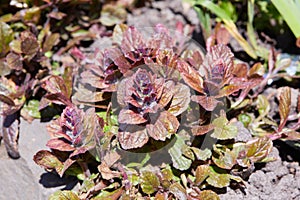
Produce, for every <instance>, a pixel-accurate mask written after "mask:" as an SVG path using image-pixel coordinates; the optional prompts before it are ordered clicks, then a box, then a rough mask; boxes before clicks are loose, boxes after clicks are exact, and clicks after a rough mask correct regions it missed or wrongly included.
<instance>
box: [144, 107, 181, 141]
mask: <svg viewBox="0 0 300 200" xmlns="http://www.w3.org/2000/svg"><path fill="white" fill-rule="evenodd" d="M155 116H157V115H153V118H152V117H151V116H150V120H151V124H147V126H146V127H147V133H148V135H149V136H150V137H152V138H153V139H155V140H162V141H165V140H166V139H167V138H170V137H171V136H172V135H173V134H175V133H176V131H177V129H178V127H179V122H178V120H177V118H176V117H175V116H174V115H172V114H171V113H169V112H168V111H164V112H162V113H160V114H159V116H157V118H155Z"/></svg>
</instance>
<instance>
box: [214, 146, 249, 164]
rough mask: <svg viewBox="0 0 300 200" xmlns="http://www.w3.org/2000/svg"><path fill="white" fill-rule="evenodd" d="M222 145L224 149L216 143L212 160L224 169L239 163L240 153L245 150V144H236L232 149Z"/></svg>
mask: <svg viewBox="0 0 300 200" xmlns="http://www.w3.org/2000/svg"><path fill="white" fill-rule="evenodd" d="M218 146H219V145H218ZM221 147H223V148H224V150H223V149H221V148H218V147H217V145H214V152H215V154H213V157H212V160H213V161H214V163H215V164H216V165H217V166H218V167H220V168H222V169H231V168H232V167H233V166H234V165H235V164H236V163H237V158H238V156H239V153H240V152H241V151H242V150H244V148H243V145H236V146H234V147H233V149H232V150H230V149H228V148H226V146H223V145H222V146H221Z"/></svg>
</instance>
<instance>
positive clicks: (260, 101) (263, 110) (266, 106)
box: [257, 95, 271, 117]
mask: <svg viewBox="0 0 300 200" xmlns="http://www.w3.org/2000/svg"><path fill="white" fill-rule="evenodd" d="M257 108H258V112H259V114H260V116H261V117H264V116H266V115H267V114H268V113H269V111H270V108H271V107H270V103H269V101H268V99H267V97H266V96H264V95H258V97H257Z"/></svg>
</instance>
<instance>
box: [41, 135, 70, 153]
mask: <svg viewBox="0 0 300 200" xmlns="http://www.w3.org/2000/svg"><path fill="white" fill-rule="evenodd" d="M46 146H47V147H49V148H51V149H56V150H60V151H74V150H75V148H74V147H72V146H71V144H70V143H69V142H66V141H64V140H63V139H59V138H53V139H50V140H49V141H48V142H47V144H46Z"/></svg>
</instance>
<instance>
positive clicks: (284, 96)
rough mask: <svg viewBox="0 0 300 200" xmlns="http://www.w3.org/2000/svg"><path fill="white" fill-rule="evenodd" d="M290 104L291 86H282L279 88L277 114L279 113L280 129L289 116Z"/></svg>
mask: <svg viewBox="0 0 300 200" xmlns="http://www.w3.org/2000/svg"><path fill="white" fill-rule="evenodd" d="M290 106H291V88H290V87H283V88H280V89H279V115H280V125H279V127H280V128H279V129H281V128H282V127H283V126H284V125H285V123H286V121H287V118H288V116H289V112H290Z"/></svg>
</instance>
